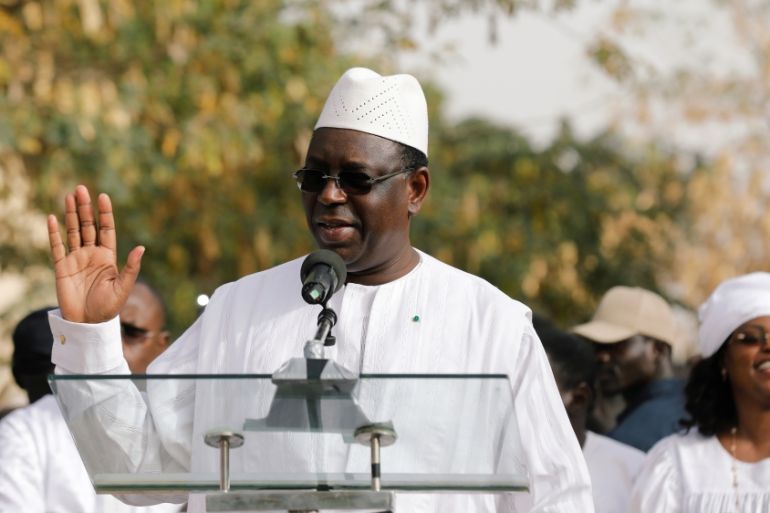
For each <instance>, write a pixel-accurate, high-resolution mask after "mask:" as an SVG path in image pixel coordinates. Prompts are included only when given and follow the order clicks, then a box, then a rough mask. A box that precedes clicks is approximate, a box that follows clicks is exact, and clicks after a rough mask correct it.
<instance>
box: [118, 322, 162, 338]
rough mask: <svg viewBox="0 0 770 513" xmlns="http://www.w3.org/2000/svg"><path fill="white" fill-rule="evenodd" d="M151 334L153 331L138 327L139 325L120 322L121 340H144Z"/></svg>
mask: <svg viewBox="0 0 770 513" xmlns="http://www.w3.org/2000/svg"><path fill="white" fill-rule="evenodd" d="M153 334H154V333H152V332H151V331H150V330H146V329H144V328H140V327H139V326H134V325H133V324H128V323H127V322H121V323H120V336H121V338H122V339H123V340H127V341H135V342H136V341H140V340H144V339H145V338H147V337H149V336H151V335H153Z"/></svg>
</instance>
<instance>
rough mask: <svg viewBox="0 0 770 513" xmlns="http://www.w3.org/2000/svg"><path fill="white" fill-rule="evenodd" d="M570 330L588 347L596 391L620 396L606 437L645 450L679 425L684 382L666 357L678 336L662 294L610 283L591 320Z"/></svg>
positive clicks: (682, 414) (671, 313)
mask: <svg viewBox="0 0 770 513" xmlns="http://www.w3.org/2000/svg"><path fill="white" fill-rule="evenodd" d="M572 331H573V332H574V333H576V334H578V335H580V336H581V337H583V338H585V339H587V340H589V341H590V342H592V343H593V345H594V350H595V353H596V360H597V364H598V366H599V367H598V374H597V382H596V386H597V388H598V389H599V391H600V394H602V395H604V396H607V397H612V396H613V395H616V394H622V396H623V399H624V400H625V409H624V410H623V411H622V412H621V413H620V415H619V416H618V417H617V419H616V422H615V426H614V427H613V428H612V429H611V430H610V431H609V432H608V433H607V434H608V436H609V437H611V438H613V439H615V440H617V441H619V442H623V443H625V444H628V445H631V446H633V447H636V448H637V449H640V450H642V451H645V452H646V451H648V450H649V449H650V448H651V447H652V446H653V445H654V444H655V442H657V441H658V440H660V439H662V438H664V437H666V436H668V435H670V434H672V433H675V432H676V431H678V430H679V429H680V424H679V421H680V420H681V419H682V418H684V417H685V409H684V381H683V380H681V379H678V378H675V377H674V366H673V363H672V361H671V352H672V346H673V345H675V344H676V343H677V342H678V340H679V336H678V333H677V331H678V330H677V327H676V319H675V317H674V313H673V311H672V310H671V307H670V306H669V304H668V303H667V302H666V301H665V300H664V299H663V298H662V297H660V296H659V295H657V294H655V293H653V292H650V291H648V290H644V289H640V288H631V287H613V288H611V289H610V290H609V291H607V292H606V293H605V295H604V296H603V297H602V299H601V301H600V302H599V306H598V307H597V309H596V312H595V313H594V316H593V318H592V319H591V321H590V322H588V323H585V324H581V325H578V326H575V327H574V328H573V329H572Z"/></svg>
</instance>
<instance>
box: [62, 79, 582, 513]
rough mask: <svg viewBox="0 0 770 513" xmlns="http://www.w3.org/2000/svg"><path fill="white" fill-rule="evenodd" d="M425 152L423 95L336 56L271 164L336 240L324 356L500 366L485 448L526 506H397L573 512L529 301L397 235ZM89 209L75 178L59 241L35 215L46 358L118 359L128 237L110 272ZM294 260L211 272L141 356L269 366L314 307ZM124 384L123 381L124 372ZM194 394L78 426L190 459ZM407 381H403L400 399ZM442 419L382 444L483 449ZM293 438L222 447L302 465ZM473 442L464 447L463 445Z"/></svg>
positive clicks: (453, 500) (200, 450) (409, 500)
mask: <svg viewBox="0 0 770 513" xmlns="http://www.w3.org/2000/svg"><path fill="white" fill-rule="evenodd" d="M427 166H428V113H427V106H426V102H425V96H424V94H423V91H422V88H421V87H420V84H419V83H418V82H417V80H416V79H415V78H414V77H412V76H410V75H392V76H381V75H379V74H377V73H375V72H374V71H371V70H368V69H364V68H353V69H351V70H348V71H347V72H346V73H345V74H344V75H343V76H342V77H341V78H340V80H339V81H338V82H337V84H336V85H335V86H334V88H333V89H332V91H331V93H330V95H329V98H328V99H327V101H326V104H325V106H324V108H323V111H322V112H321V115H320V117H319V120H318V123H317V124H316V126H315V130H314V132H313V136H312V138H311V141H310V146H309V148H308V152H307V156H306V158H305V162H304V165H303V167H302V168H301V169H299V170H298V171H296V172H294V173H293V175H289V173H287V182H288V179H289V178H290V176H293V179H294V180H295V181H296V184H297V186H298V187H299V191H298V196H299V199H300V200H301V201H302V204H303V206H304V209H305V214H306V218H307V223H308V227H309V230H310V232H311V234H312V236H313V238H314V239H315V242H316V243H317V245H318V246H319V247H321V248H323V249H328V250H331V251H334V252H335V253H337V254H338V255H339V256H340V257H341V258H342V259H343V260H344V262H345V264H346V266H347V270H348V274H347V282H346V284H345V286H344V287H343V288H342V289H341V290H340V291H339V292H338V293H337V294H336V295H334V296H333V297H332V298H331V300H330V302H329V306H330V307H332V308H333V309H334V310H335V311H336V312H339V323H338V324H337V325H336V326H335V328H334V335H335V336H336V345H335V346H334V347H332V348H330V349H329V352H328V353H327V354H328V356H330V357H332V358H333V359H334V360H336V361H337V362H339V363H341V364H342V365H345V366H346V367H347V368H349V369H351V370H352V371H353V372H356V373H374V374H377V373H380V374H382V373H411V374H436V373H444V374H446V373H451V374H479V373H483V374H490V373H499V374H506V375H507V376H508V377H509V378H510V383H511V390H510V391H509V392H510V394H511V397H512V398H513V401H514V407H515V410H516V415H515V421H513V422H512V424H513V425H512V426H511V428H510V433H505V435H506V436H505V437H504V438H506V439H508V438H509V436H508V435H510V437H511V438H512V437H515V439H516V441H517V442H518V444H519V445H518V446H519V447H521V448H522V450H521V451H520V453H519V454H517V458H509V459H504V460H503V458H501V457H500V454H499V452H490V453H487V456H489V455H490V454H491V455H492V456H493V458H494V461H495V465H501V466H503V467H506V468H507V467H509V466H511V465H518V464H523V468H524V472H525V473H526V475H527V477H528V479H529V487H530V491H531V498H532V504H533V505H532V507H531V509H530V508H528V509H516V505H515V504H514V503H515V502H517V501H516V498H515V497H513V496H511V495H510V494H500V495H497V496H495V495H491V494H462V493H457V494H435V495H422V494H397V495H396V510H397V511H404V512H458V513H459V512H469V511H473V512H493V511H495V512H496V511H505V512H508V511H510V512H513V511H522V512H523V511H533V512H552V513H561V512H563V513H578V512H579V513H590V512H592V511H593V504H592V503H591V491H590V484H589V478H588V473H587V469H586V466H585V461H584V460H583V457H582V454H581V452H580V447H579V446H578V444H577V442H576V440H575V437H574V435H573V433H572V431H571V428H570V425H569V422H568V419H567V416H566V413H565V411H564V408H563V406H562V404H561V400H560V397H559V394H558V390H557V388H556V385H555V382H554V379H553V375H552V373H551V370H550V368H549V365H548V360H547V358H546V356H545V353H544V351H543V348H542V346H541V344H540V342H539V340H538V338H537V335H536V334H535V331H534V329H533V327H532V323H531V312H530V310H529V309H528V308H527V307H526V306H524V305H522V304H521V303H519V302H517V301H515V300H513V299H511V298H509V297H507V296H506V295H505V294H503V293H502V292H500V291H499V290H498V289H496V288H495V287H493V286H492V285H490V284H489V283H487V282H485V281H483V280H481V279H480V278H478V277H475V276H472V275H470V274H467V273H464V272H462V271H459V270H457V269H454V268H452V267H450V266H448V265H446V264H443V263H441V262H439V261H438V260H436V259H435V258H433V257H431V256H430V255H427V254H425V253H423V252H421V251H419V250H417V249H415V248H414V247H412V245H411V242H410V236H409V227H410V223H411V219H412V218H413V217H414V216H415V215H417V213H418V212H419V211H420V208H421V206H422V203H423V201H424V200H425V197H426V194H427V192H428V188H429V185H430V173H429V171H428V167H427ZM96 210H97V212H96V213H95V212H94V208H93V207H92V206H91V200H90V196H89V194H88V191H87V190H86V189H85V187H82V186H80V187H78V188H77V189H76V190H75V193H74V194H70V195H68V196H67V197H66V199H65V224H66V228H67V233H68V236H67V243H68V246H69V248H68V250H67V248H65V246H64V244H63V243H62V240H61V236H60V234H59V227H58V222H57V220H56V218H55V217H54V216H50V217H49V220H48V228H49V234H50V240H51V248H52V255H53V260H54V265H55V271H56V276H57V282H56V283H57V295H58V299H59V305H60V310H59V311H55V312H54V313H53V314H52V315H51V316H50V322H51V327H52V330H53V332H54V335H55V338H56V340H65V339H66V340H67V341H68V342H67V343H66V344H57V345H56V347H55V348H54V354H53V360H54V362H55V363H56V364H57V368H56V371H57V372H58V373H102V374H109V373H120V372H125V371H126V364H125V361H124V359H123V357H122V355H121V354H120V353H119V352H118V347H119V344H118V343H119V336H120V331H119V326H118V321H117V312H118V311H119V308H120V305H121V304H122V303H123V302H124V301H125V297H126V295H127V293H128V291H129V290H130V288H131V286H132V284H133V281H134V278H135V276H136V273H137V272H138V270H139V263H140V260H141V257H142V253H143V252H144V248H143V247H137V248H134V249H133V250H132V251H131V252H130V253H129V255H128V262H127V264H126V266H125V267H124V269H123V270H122V272H119V271H118V268H117V264H116V259H115V235H114V219H113V216H112V213H111V208H110V201H109V197H108V196H107V195H105V194H102V195H100V196H99V197H98V203H97V209H96ZM97 220H98V224H99V227H98V228H97V226H96V224H97ZM97 230H98V231H97ZM97 233H98V235H99V236H98V237H97ZM302 261H303V258H298V259H296V260H293V261H291V262H287V263H285V264H282V265H280V266H278V267H275V268H273V269H268V270H265V271H262V272H258V273H256V274H252V275H249V276H246V277H244V278H241V279H240V280H238V281H236V282H233V283H229V284H226V285H223V286H222V287H220V288H219V289H218V290H217V292H216V293H215V294H214V295H213V297H212V298H211V300H210V302H209V304H208V305H207V307H206V310H205V311H204V313H203V314H202V315H201V317H200V318H199V319H198V321H196V323H195V324H194V325H193V326H192V327H190V328H189V329H188V330H187V331H186V332H185V333H184V334H183V335H182V337H181V338H180V339H179V340H178V341H176V342H175V343H174V344H173V345H172V346H171V349H170V350H168V351H166V353H164V354H163V355H162V356H161V357H160V358H159V359H158V360H156V361H155V362H154V363H153V365H152V366H151V367H150V372H153V373H212V374H213V373H266V374H269V373H272V372H274V371H275V370H276V369H278V368H279V366H281V365H282V364H283V363H284V362H286V361H287V360H288V359H290V358H292V357H296V356H299V355H301V354H302V344H303V342H304V341H305V340H307V338H308V335H309V333H310V331H311V330H314V328H315V325H316V318H317V316H318V307H317V306H311V305H307V304H305V303H304V302H303V300H302V298H301V294H300V289H301V281H300V279H299V276H300V268H301V265H302ZM97 269H99V272H96V270H97ZM507 392H508V391H506V393H507ZM123 393H124V394H126V395H130V394H131V390H124V391H123ZM204 395H206V394H203V393H201V394H197V395H196V393H195V391H192V393H188V394H182V393H180V394H178V395H176V396H173V397H167V398H165V400H163V401H161V400H154V401H152V402H151V403H150V405H149V406H147V407H146V408H145V409H142V406H143V405H144V403H143V402H141V401H120V404H123V405H125V404H131V405H132V406H133V407H125V406H124V407H123V408H122V409H121V410H120V411H116V412H110V414H111V415H112V416H114V417H119V422H120V423H121V425H125V426H128V427H127V428H126V431H130V432H132V433H135V437H134V438H133V439H132V440H130V441H128V443H126V444H122V445H121V447H119V448H116V447H114V444H110V443H109V433H105V432H104V431H105V429H100V428H99V426H95V429H94V433H93V434H92V435H91V438H92V439H93V440H100V439H102V438H106V439H107V441H105V443H103V444H98V443H95V444H94V446H96V447H102V446H104V447H108V446H109V447H111V449H112V450H113V451H114V454H112V453H111V454H109V455H108V456H109V457H110V458H111V459H112V461H115V462H117V463H116V464H119V465H121V468H125V469H127V471H129V472H130V471H136V470H142V469H143V468H142V467H141V463H142V461H143V460H142V452H143V451H145V450H146V448H147V447H148V446H152V445H151V444H155V445H154V446H153V447H157V450H159V451H160V452H161V454H160V455H159V456H158V455H157V454H153V458H154V460H153V461H158V458H160V461H162V462H164V467H163V468H164V469H166V468H169V469H176V470H177V471H179V469H180V468H181V469H184V470H189V469H190V467H192V470H193V471H200V470H202V469H205V468H206V467H205V466H203V465H204V463H205V462H206V461H210V460H211V451H210V449H208V448H206V447H202V444H201V443H197V444H196V443H193V441H192V440H191V439H190V438H191V435H190V433H189V432H188V431H185V430H181V429H180V426H183V427H186V428H187V429H188V430H189V429H192V432H199V431H200V430H201V429H203V428H202V426H206V425H212V424H213V421H214V420H215V419H211V418H210V416H211V415H210V412H209V411H208V410H207V409H206V408H194V406H195V405H199V404H210V402H205V401H212V398H210V397H209V396H207V395H206V396H205V397H201V396H204ZM156 399H157V398H156ZM216 399H219V398H216ZM224 399H225V398H222V399H221V400H224ZM416 399H417V398H414V397H403V398H402V399H401V402H404V401H414V400H416ZM161 403H162V404H173V405H175V409H174V411H170V412H169V411H164V412H163V414H162V415H157V412H156V411H155V408H154V405H156V404H161ZM193 403H194V404H193ZM409 404H412V403H409ZM415 404H418V406H417V407H415V408H413V409H412V411H415V415H414V416H413V417H414V418H415V419H417V418H430V417H429V412H430V408H431V405H430V404H423V405H419V403H415ZM420 408H423V409H420ZM137 409H138V410H140V411H136V410H137ZM458 409H459V406H458ZM418 410H419V412H420V414H421V415H422V416H418V415H417V412H418ZM463 413H465V412H464V411H463V410H461V409H459V411H458V412H457V415H456V417H457V420H458V422H463V423H465V424H472V423H473V422H475V420H474V418H473V415H463ZM386 414H387V413H383V414H382V415H386ZM426 415H428V417H426ZM465 424H464V425H465ZM445 427H447V426H443V425H442V426H441V427H440V429H437V430H435V431H430V434H431V436H428V437H426V438H425V440H424V441H423V444H421V445H420V447H414V446H409V445H408V444H406V443H405V442H401V443H396V444H394V445H393V446H392V447H390V448H388V449H387V451H389V452H387V453H385V454H384V455H383V460H384V459H385V457H387V458H388V461H389V463H388V464H384V468H386V469H387V468H391V469H393V468H405V469H410V471H411V472H418V473H422V474H431V473H435V472H436V471H437V469H438V470H439V472H440V471H441V470H440V469H450V468H454V467H456V466H457V465H463V464H467V465H469V466H468V468H471V469H472V468H473V467H472V466H471V465H472V464H473V462H474V461H475V459H474V457H475V456H479V457H484V454H482V452H483V451H481V450H480V449H479V448H478V447H473V448H467V450H465V451H464V450H463V449H457V451H458V452H460V453H462V454H455V446H454V444H455V442H461V441H462V440H460V441H458V440H457V438H456V437H453V435H452V433H451V431H452V429H444V428H445ZM471 427H472V426H471ZM487 427H488V426H487ZM129 428H130V429H129ZM475 429H476V428H474V430H471V431H468V432H471V433H473V432H476V431H475ZM478 429H484V426H478ZM428 431H429V430H428ZM466 439H467V440H471V441H473V438H467V437H466ZM303 447H304V445H296V446H290V447H287V446H286V445H285V444H283V445H282V444H274V445H269V444H263V445H259V446H258V445H256V444H254V443H251V444H249V443H247V444H245V445H244V447H242V448H240V449H239V452H238V459H237V460H236V461H235V462H231V463H232V464H235V465H242V466H241V467H236V468H235V470H234V472H235V471H240V472H266V471H269V472H270V473H273V474H276V475H280V473H281V472H285V473H297V472H302V473H311V474H312V472H313V471H314V469H315V467H314V466H313V465H314V460H315V459H316V458H313V457H311V456H312V454H315V453H311V452H310V451H308V450H303ZM447 448H449V450H447ZM117 449H120V450H117ZM474 451H475V452H476V453H477V454H475V455H470V453H473V452H474ZM360 456H361V453H359V452H356V451H353V450H348V449H345V450H341V451H339V450H337V451H335V452H331V453H329V454H326V453H324V454H323V458H321V456H318V458H321V459H322V460H323V462H324V467H325V468H324V469H325V470H327V469H337V470H338V471H339V472H340V474H342V475H344V476H353V475H354V474H355V472H351V469H353V470H354V471H361V469H363V471H366V469H367V467H366V465H364V466H361V463H362V462H366V461H368V460H365V459H364V460H362V459H361V457H360ZM498 460H503V461H498ZM514 460H516V461H514ZM196 465H197V466H196ZM387 465H389V467H388V466H387ZM356 469H359V470H356ZM468 472H472V470H470V471H468ZM303 475H304V474H303ZM351 478H352V477H351ZM346 479H348V478H346ZM183 499H184V497H183V498H182V499H181V500H183ZM204 510H205V501H204V498H203V497H202V496H200V495H192V496H190V501H189V509H188V511H204Z"/></svg>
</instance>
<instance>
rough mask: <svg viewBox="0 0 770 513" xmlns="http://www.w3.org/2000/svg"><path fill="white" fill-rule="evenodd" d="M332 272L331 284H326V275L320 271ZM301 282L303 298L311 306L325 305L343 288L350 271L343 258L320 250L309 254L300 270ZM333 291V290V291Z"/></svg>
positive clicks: (331, 252) (325, 250) (332, 252)
mask: <svg viewBox="0 0 770 513" xmlns="http://www.w3.org/2000/svg"><path fill="white" fill-rule="evenodd" d="M321 269H323V270H326V269H328V270H329V271H330V274H331V275H332V276H328V275H327V277H328V278H331V283H324V282H326V281H327V279H326V278H325V277H324V276H323V274H326V273H319V272H318V271H319V270H321ZM299 275H300V280H301V281H302V297H303V298H304V300H305V301H306V302H308V303H310V304H319V303H322V304H325V303H326V301H328V300H329V298H331V297H332V295H333V294H334V293H335V292H337V291H338V290H340V288H342V285H344V284H345V279H347V275H348V270H347V267H346V266H345V262H344V261H343V260H342V258H341V257H340V256H339V255H338V254H337V253H335V252H334V251H330V250H328V249H320V250H318V251H314V252H313V253H311V254H309V255H308V256H307V257H306V258H305V261H304V262H302V267H301V268H300V272H299ZM331 289H333V290H331Z"/></svg>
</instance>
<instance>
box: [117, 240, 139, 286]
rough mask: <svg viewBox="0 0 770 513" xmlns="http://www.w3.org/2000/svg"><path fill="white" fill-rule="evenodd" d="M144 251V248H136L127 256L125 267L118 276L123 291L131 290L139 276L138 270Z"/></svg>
mask: <svg viewBox="0 0 770 513" xmlns="http://www.w3.org/2000/svg"><path fill="white" fill-rule="evenodd" d="M144 249H145V248H144V246H137V247H135V248H134V249H132V250H131V252H130V253H129V254H128V258H127V259H126V265H125V267H123V270H122V271H120V276H119V279H120V282H121V285H122V288H123V290H131V288H133V286H134V283H135V282H136V278H137V277H138V276H139V269H141V267H142V256H143V255H144Z"/></svg>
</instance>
